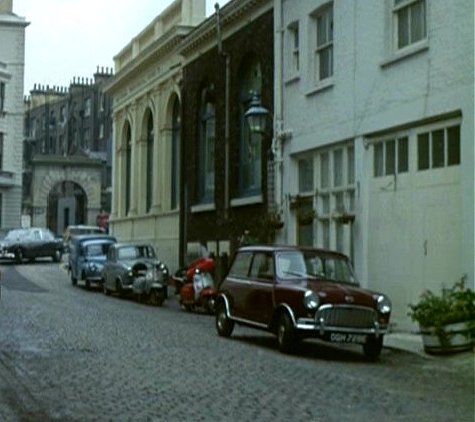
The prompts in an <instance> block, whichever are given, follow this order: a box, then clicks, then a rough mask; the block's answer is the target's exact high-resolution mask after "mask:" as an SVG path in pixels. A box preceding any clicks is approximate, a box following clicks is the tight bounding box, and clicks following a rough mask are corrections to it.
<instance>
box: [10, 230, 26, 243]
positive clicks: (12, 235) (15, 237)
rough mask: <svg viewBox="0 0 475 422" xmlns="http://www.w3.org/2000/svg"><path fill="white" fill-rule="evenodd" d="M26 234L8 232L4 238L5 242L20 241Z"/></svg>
mask: <svg viewBox="0 0 475 422" xmlns="http://www.w3.org/2000/svg"><path fill="white" fill-rule="evenodd" d="M26 234H27V231H26V230H20V229H19V230H10V231H9V232H8V233H7V235H6V236H5V240H10V241H11V240H20V239H22V238H23V237H25V235H26Z"/></svg>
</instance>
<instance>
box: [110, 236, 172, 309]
mask: <svg viewBox="0 0 475 422" xmlns="http://www.w3.org/2000/svg"><path fill="white" fill-rule="evenodd" d="M169 276H170V273H169V271H168V268H167V266H166V265H165V264H164V263H163V262H161V261H160V260H159V259H158V258H157V256H156V254H155V250H154V248H153V247H152V245H150V244H130V243H116V244H114V245H111V247H110V248H109V251H108V254H107V259H106V261H105V264H104V268H103V270H102V278H103V289H104V293H105V294H107V295H109V294H110V293H112V292H114V293H117V294H119V295H120V296H126V295H134V294H135V295H136V296H137V298H138V299H139V300H140V299H141V298H147V299H148V301H150V302H152V303H153V304H157V305H161V304H162V303H163V301H164V300H165V299H166V298H167V297H168V281H169V280H168V279H169Z"/></svg>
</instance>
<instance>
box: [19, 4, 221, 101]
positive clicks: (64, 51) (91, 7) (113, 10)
mask: <svg viewBox="0 0 475 422" xmlns="http://www.w3.org/2000/svg"><path fill="white" fill-rule="evenodd" d="M228 1H229V0H218V1H216V0H206V15H207V16H209V15H211V14H213V13H214V5H215V3H219V4H220V6H223V5H224V4H225V3H227V2H228ZM171 3H172V0H119V1H118V0H13V13H15V14H16V15H18V16H21V17H24V18H25V19H26V21H27V22H30V25H29V26H27V27H26V46H25V85H24V93H25V94H29V92H30V90H32V89H33V86H34V84H40V85H44V86H46V85H49V86H50V87H52V86H61V87H68V86H69V84H70V82H71V81H72V79H73V77H82V78H92V77H93V74H94V72H96V69H97V66H99V67H109V68H113V66H114V62H113V57H114V56H115V55H116V54H117V53H119V52H120V51H121V50H122V48H123V47H125V46H126V45H127V44H128V43H129V42H130V41H131V40H132V38H133V37H134V36H136V35H137V34H138V33H139V32H141V31H142V29H144V28H145V27H146V26H147V25H148V24H149V23H150V22H151V21H152V20H153V19H154V18H155V17H156V16H157V15H159V14H160V13H161V12H162V11H163V10H164V9H166V8H167V7H168V6H169V5H170V4H171Z"/></svg>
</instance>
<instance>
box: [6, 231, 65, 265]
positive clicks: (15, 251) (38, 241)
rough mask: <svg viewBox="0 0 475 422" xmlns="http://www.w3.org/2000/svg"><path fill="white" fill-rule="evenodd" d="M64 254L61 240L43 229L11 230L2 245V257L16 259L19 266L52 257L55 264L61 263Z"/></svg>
mask: <svg viewBox="0 0 475 422" xmlns="http://www.w3.org/2000/svg"><path fill="white" fill-rule="evenodd" d="M62 254H63V243H62V241H61V239H57V238H55V236H54V234H53V233H52V232H51V231H50V230H48V229H45V228H41V227H32V228H28V229H13V230H10V231H9V232H8V233H7V235H6V236H5V238H4V239H3V240H2V241H1V243H0V256H2V257H5V258H14V259H15V260H16V262H17V263H19V264H20V263H22V262H23V261H24V260H28V261H34V260H35V259H36V258H42V257H51V258H52V259H53V261H54V262H59V261H60V260H61V256H62Z"/></svg>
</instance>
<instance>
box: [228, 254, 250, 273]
mask: <svg viewBox="0 0 475 422" xmlns="http://www.w3.org/2000/svg"><path fill="white" fill-rule="evenodd" d="M251 259H252V253H250V252H240V253H238V254H237V255H236V258H234V262H233V264H232V266H231V269H230V270H229V275H230V276H233V277H247V276H248V274H249V267H250V265H251Z"/></svg>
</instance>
